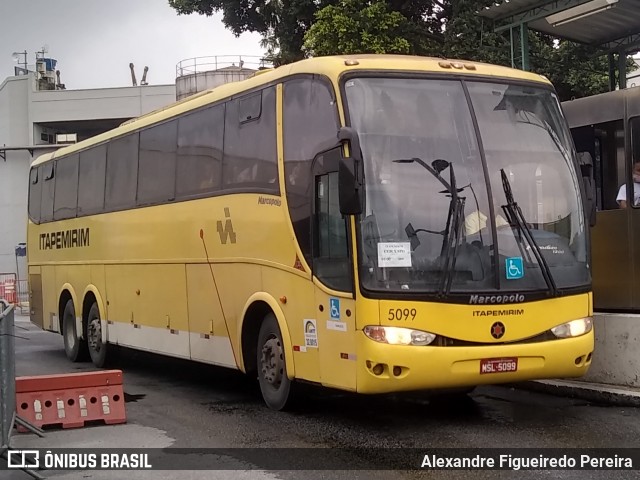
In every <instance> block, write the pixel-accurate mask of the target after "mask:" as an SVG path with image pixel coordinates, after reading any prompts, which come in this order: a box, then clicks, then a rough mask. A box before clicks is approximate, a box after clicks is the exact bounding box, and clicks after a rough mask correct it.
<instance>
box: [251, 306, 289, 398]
mask: <svg viewBox="0 0 640 480" xmlns="http://www.w3.org/2000/svg"><path fill="white" fill-rule="evenodd" d="M257 350H258V351H257V360H258V382H259V383H260V390H261V392H262V397H263V398H264V401H265V403H266V404H267V406H268V407H269V408H271V409H273V410H284V409H285V408H287V407H288V406H290V404H291V397H292V395H291V393H292V392H291V384H292V382H291V380H289V378H288V377H287V367H286V365H285V351H284V344H283V342H282V333H281V332H280V328H279V327H278V321H277V320H276V317H275V316H274V315H273V314H272V313H270V314H268V315H267V316H266V317H265V318H264V321H263V322H262V325H261V326H260V333H259V334H258V349H257Z"/></svg>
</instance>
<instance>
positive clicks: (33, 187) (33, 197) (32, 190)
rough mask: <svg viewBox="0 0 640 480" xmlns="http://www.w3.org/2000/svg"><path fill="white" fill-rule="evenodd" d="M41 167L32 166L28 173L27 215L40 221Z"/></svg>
mask: <svg viewBox="0 0 640 480" xmlns="http://www.w3.org/2000/svg"><path fill="white" fill-rule="evenodd" d="M41 176H42V167H33V168H32V169H31V173H30V174H29V178H30V180H31V181H30V182H29V217H30V218H31V221H33V222H34V223H40V198H41V196H42V179H41Z"/></svg>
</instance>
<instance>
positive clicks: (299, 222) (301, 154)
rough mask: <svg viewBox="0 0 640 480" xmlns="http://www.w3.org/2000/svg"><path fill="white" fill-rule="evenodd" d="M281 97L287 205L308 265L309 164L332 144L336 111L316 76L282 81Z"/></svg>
mask: <svg viewBox="0 0 640 480" xmlns="http://www.w3.org/2000/svg"><path fill="white" fill-rule="evenodd" d="M283 100H284V101H283V127H282V128H283V137H284V173H285V186H286V191H287V206H288V208H289V215H290V217H291V221H292V223H293V229H294V231H295V234H296V239H297V240H298V245H299V246H300V250H301V252H302V254H303V255H304V257H305V259H306V260H307V262H308V264H309V265H311V261H312V253H311V212H312V208H311V202H312V200H313V193H312V189H313V176H312V173H311V165H312V162H313V159H314V158H315V156H316V155H317V154H318V152H321V151H322V149H323V148H326V145H330V146H334V145H335V144H336V141H337V137H336V132H337V131H338V130H339V128H340V127H339V121H338V110H337V108H336V101H335V95H334V92H333V88H332V87H331V84H330V83H329V81H328V80H326V79H324V78H321V77H317V76H314V77H311V76H306V77H303V78H295V79H292V80H289V81H287V82H285V83H284V86H283Z"/></svg>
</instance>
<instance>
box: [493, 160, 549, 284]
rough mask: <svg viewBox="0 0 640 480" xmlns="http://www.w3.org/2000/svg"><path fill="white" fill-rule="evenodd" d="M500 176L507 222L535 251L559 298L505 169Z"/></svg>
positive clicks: (545, 275) (541, 269)
mask: <svg viewBox="0 0 640 480" xmlns="http://www.w3.org/2000/svg"><path fill="white" fill-rule="evenodd" d="M500 175H501V177H502V189H503V190H504V196H505V198H506V199H507V204H506V205H502V210H503V211H504V213H505V215H506V216H507V221H508V222H509V224H510V225H515V226H517V227H518V230H520V233H521V234H522V235H524V237H525V238H526V239H527V242H528V243H529V246H530V247H531V250H533V255H534V257H536V260H537V261H538V265H540V272H541V273H542V276H543V278H544V281H545V283H546V284H547V287H548V288H549V290H550V291H551V295H553V296H554V297H557V296H558V295H559V292H558V287H557V286H556V282H555V280H554V279H553V275H552V274H551V269H550V268H549V264H548V263H547V261H546V260H545V258H544V256H543V255H542V251H541V250H540V246H539V245H538V244H537V242H536V241H535V239H534V238H533V235H532V234H531V229H530V228H529V225H527V221H526V219H525V218H524V215H523V214H522V210H521V209H520V206H519V205H518V204H517V203H516V201H515V200H514V199H513V192H512V191H511V184H510V183H509V179H508V178H507V174H506V173H505V171H504V169H503V168H501V169H500Z"/></svg>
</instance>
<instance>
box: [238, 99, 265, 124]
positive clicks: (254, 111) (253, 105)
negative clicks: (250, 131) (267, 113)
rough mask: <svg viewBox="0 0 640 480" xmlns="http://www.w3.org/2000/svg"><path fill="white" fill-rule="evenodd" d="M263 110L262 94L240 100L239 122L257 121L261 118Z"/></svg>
mask: <svg viewBox="0 0 640 480" xmlns="http://www.w3.org/2000/svg"><path fill="white" fill-rule="evenodd" d="M261 110H262V94H261V93H260V92H259V93H256V94H253V95H248V96H246V97H243V98H241V99H240V111H239V117H238V120H239V121H240V123H243V122H248V121H250V120H255V119H256V118H259V117H260V113H261Z"/></svg>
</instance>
